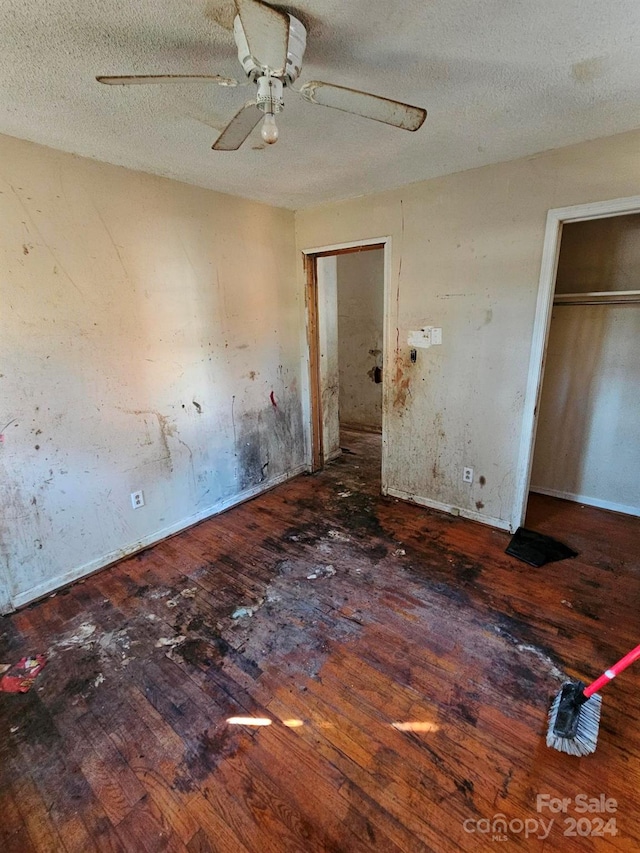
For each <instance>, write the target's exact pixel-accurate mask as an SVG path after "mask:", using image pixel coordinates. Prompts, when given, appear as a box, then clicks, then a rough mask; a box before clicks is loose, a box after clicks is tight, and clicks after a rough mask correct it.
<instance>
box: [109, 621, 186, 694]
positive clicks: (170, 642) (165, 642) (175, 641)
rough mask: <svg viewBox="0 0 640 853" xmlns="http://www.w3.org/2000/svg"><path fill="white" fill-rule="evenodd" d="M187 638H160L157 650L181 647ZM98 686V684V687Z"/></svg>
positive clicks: (181, 636) (179, 635)
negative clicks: (167, 647)
mask: <svg viewBox="0 0 640 853" xmlns="http://www.w3.org/2000/svg"><path fill="white" fill-rule="evenodd" d="M186 639H187V638H186V637H185V636H184V634H178V635H177V636H176V637H160V639H159V640H158V641H157V642H156V649H162V648H164V647H165V646H179V645H180V643H184V641H185V640H186ZM97 686H98V685H97V684H96V687H97Z"/></svg>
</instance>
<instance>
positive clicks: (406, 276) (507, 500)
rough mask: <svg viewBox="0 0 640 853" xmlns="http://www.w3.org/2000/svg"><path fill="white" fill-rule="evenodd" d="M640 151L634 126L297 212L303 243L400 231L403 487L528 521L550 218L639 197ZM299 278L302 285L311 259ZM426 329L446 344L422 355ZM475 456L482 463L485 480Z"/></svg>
mask: <svg viewBox="0 0 640 853" xmlns="http://www.w3.org/2000/svg"><path fill="white" fill-rule="evenodd" d="M425 127H426V126H425ZM638 151H640V132H633V133H627V134H622V135H619V136H615V137H610V138H608V139H601V140H597V141H594V142H588V143H583V144H581V145H576V146H571V147H568V148H564V149H560V150H557V151H552V152H548V153H545V154H541V155H538V156H534V157H528V158H525V159H521V160H516V161H513V162H509V163H502V164H499V165H496V166H487V167H484V168H481V169H476V170H473V171H469V172H463V173H459V174H455V175H450V176H448V177H445V178H439V179H436V180H431V181H426V182H424V183H419V184H414V185H411V186H409V187H404V188H402V189H398V190H395V191H392V192H386V193H381V194H378V195H373V196H367V197H364V198H359V199H353V200H350V201H345V202H340V203H338V204H332V205H325V206H322V207H319V208H315V209H309V210H303V211H300V212H299V213H298V214H297V216H296V228H297V242H298V248H299V249H300V250H302V249H305V248H309V247H322V246H327V245H335V244H339V243H344V242H347V241H357V240H364V239H368V238H376V237H384V236H387V235H388V236H390V237H391V238H392V245H391V252H392V257H391V282H390V284H391V287H390V294H389V299H388V304H387V311H388V314H389V334H388V339H387V349H388V352H387V353H386V356H387V359H386V371H385V388H384V408H385V410H386V434H385V436H384V439H385V454H386V463H385V468H384V472H383V476H384V479H385V485H386V487H387V489H389V490H390V491H391V492H392V493H395V494H399V495H402V496H405V497H410V498H413V499H415V500H418V501H422V502H426V503H430V504H431V505H434V506H439V507H442V508H451V509H453V511H461V512H462V513H464V514H466V515H469V516H470V517H472V518H478V519H480V520H483V521H487V522H489V523H492V524H497V525H502V526H505V527H506V526H509V525H512V526H514V525H517V523H518V522H519V513H518V512H517V508H516V507H515V491H516V468H517V463H518V457H519V450H520V447H519V442H520V436H521V430H522V414H523V399H524V394H525V389H526V382H527V372H528V367H529V353H530V347H531V340H532V329H533V322H534V315H535V304H536V295H537V289H538V277H539V273H540V261H541V255H542V246H543V240H544V230H545V219H546V214H547V211H548V210H549V209H550V208H555V207H564V206H567V205H572V204H582V203H586V202H592V201H600V200H605V199H611V198H618V197H624V196H631V195H634V194H636V193H637V192H638V187H639V186H640V156H639V155H638ZM425 156H428V155H427V153H425ZM299 275H300V287H301V288H302V286H303V285H302V282H303V272H302V267H301V265H299ZM426 325H429V326H441V327H442V330H443V343H442V346H440V347H432V348H431V349H429V350H423V351H422V352H421V353H420V357H419V359H418V362H417V363H416V364H415V365H412V364H411V363H410V361H409V347H408V346H407V343H406V339H407V332H408V331H409V330H411V329H419V328H421V327H423V326H426ZM396 342H397V343H396ZM463 466H470V467H473V468H474V471H475V482H474V483H473V484H472V485H466V484H464V483H463V482H462V468H463Z"/></svg>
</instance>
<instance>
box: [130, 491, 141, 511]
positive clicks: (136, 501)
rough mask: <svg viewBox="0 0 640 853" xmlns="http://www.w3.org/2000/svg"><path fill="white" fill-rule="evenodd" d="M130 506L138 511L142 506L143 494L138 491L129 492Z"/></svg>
mask: <svg viewBox="0 0 640 853" xmlns="http://www.w3.org/2000/svg"><path fill="white" fill-rule="evenodd" d="M131 506H132V507H133V508H134V509H140V507H141V506H144V492H143V491H142V489H140V491H139V492H131Z"/></svg>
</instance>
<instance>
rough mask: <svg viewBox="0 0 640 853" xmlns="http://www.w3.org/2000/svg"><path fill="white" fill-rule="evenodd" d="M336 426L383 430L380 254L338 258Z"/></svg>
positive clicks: (372, 252)
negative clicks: (379, 373)
mask: <svg viewBox="0 0 640 853" xmlns="http://www.w3.org/2000/svg"><path fill="white" fill-rule="evenodd" d="M337 264H338V359H339V366H340V423H341V424H343V425H344V426H351V427H356V428H360V429H362V428H366V429H371V430H374V431H380V430H381V429H382V384H381V383H380V382H376V381H375V380H376V367H377V368H378V369H379V370H380V371H381V370H382V367H383V364H382V349H383V325H384V324H383V319H384V249H368V250H367V251H365V252H352V253H349V254H346V255H338V257H337Z"/></svg>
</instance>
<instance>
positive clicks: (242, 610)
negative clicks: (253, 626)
mask: <svg viewBox="0 0 640 853" xmlns="http://www.w3.org/2000/svg"><path fill="white" fill-rule="evenodd" d="M263 604H264V598H261V599H260V601H258V603H257V604H252V605H251V606H250V607H237V608H236V609H235V610H234V611H233V613H232V614H231V618H232V619H242V617H243V616H253V614H254V613H255V612H256V611H258V610H260V608H261V607H262V605H263Z"/></svg>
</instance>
